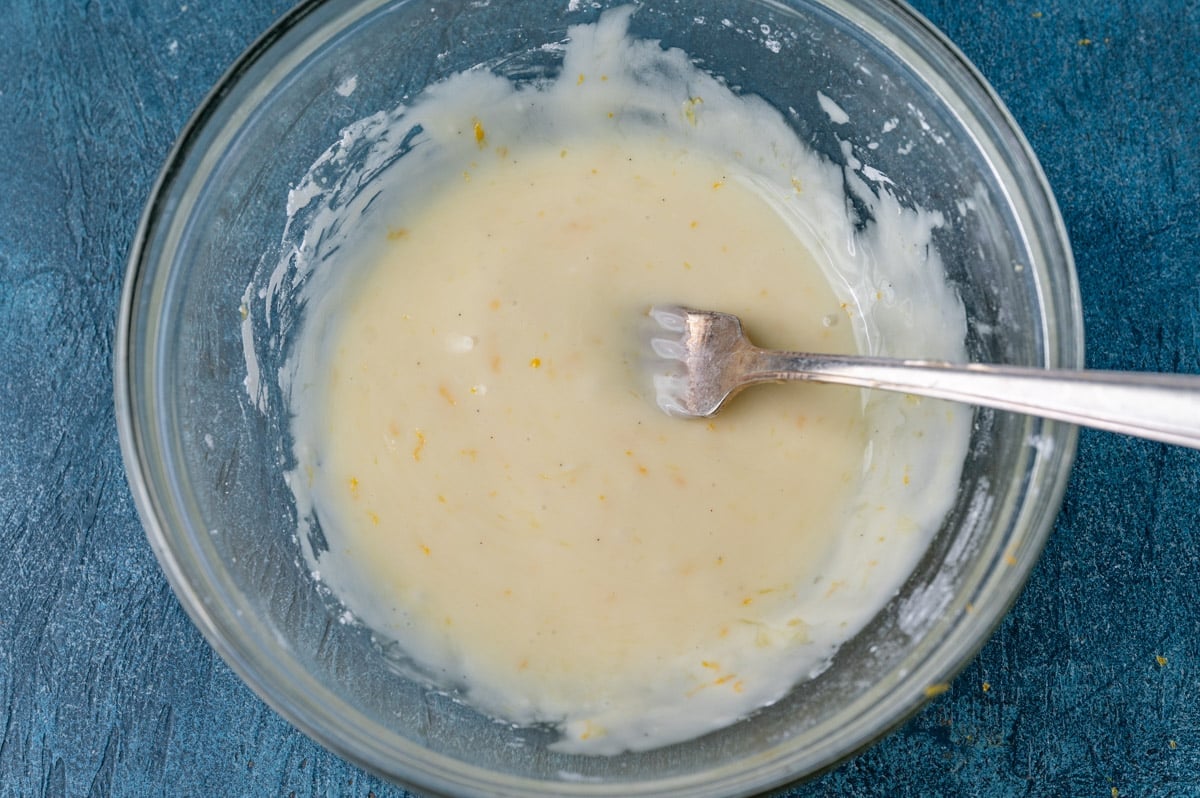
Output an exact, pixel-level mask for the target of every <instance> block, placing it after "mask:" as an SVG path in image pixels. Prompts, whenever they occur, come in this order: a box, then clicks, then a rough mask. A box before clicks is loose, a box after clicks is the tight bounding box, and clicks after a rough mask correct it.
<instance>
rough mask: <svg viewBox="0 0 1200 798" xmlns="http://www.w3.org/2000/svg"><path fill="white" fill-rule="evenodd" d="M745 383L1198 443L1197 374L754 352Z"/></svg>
mask: <svg viewBox="0 0 1200 798" xmlns="http://www.w3.org/2000/svg"><path fill="white" fill-rule="evenodd" d="M749 361H750V362H748V363H747V364H746V365H747V366H749V368H748V369H747V371H746V383H745V384H750V383H752V382H779V381H783V380H809V381H814V382H828V383H837V384H840V385H854V386H858V387H861V388H878V389H881V390H885V391H900V392H903V393H909V394H914V395H916V396H928V397H932V398H935V399H949V400H951V401H956V402H966V403H969V404H974V405H981V406H983V407H992V408H996V409H998V410H1011V411H1015V412H1018V413H1026V414H1029V415H1034V416H1042V417H1044V418H1052V419H1056V420H1058V421H1067V422H1070V423H1072V424H1081V425H1083V426H1087V427H1095V428H1096V429H1103V430H1108V431H1110V432H1120V433H1124V434H1126V435H1134V436H1137V437H1139V438H1149V439H1150V440H1155V441H1162V442H1164V443H1171V444H1176V445H1179V446H1190V447H1192V448H1194V449H1200V376H1195V375H1187V374H1154V373H1142V372H1119V371H1068V370H1053V369H1038V368H1026V367H1021V366H991V365H979V364H969V365H961V364H953V363H946V362H943V361H936V360H900V359H892V358H875V357H839V356H830V355H811V354H804V353H800V352H779V351H772V350H766V349H757V348H756V350H755V354H754V356H752V357H751V358H749Z"/></svg>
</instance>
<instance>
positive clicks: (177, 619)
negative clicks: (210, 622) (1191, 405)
mask: <svg viewBox="0 0 1200 798" xmlns="http://www.w3.org/2000/svg"><path fill="white" fill-rule="evenodd" d="M916 5H917V7H918V8H919V10H921V11H922V12H923V13H925V14H926V15H927V16H929V18H930V19H931V20H933V22H934V23H935V24H937V25H938V26H939V27H941V28H942V29H943V30H944V31H946V32H947V33H948V34H949V35H950V37H951V38H952V39H953V40H954V41H955V42H956V43H957V44H958V45H959V46H960V47H961V48H962V49H963V50H964V51H965V52H966V54H967V55H968V57H970V58H971V59H972V60H973V61H974V62H975V63H976V64H977V65H978V66H979V68H980V69H981V71H982V72H983V73H984V75H985V76H987V78H988V79H989V80H990V81H991V82H992V83H993V85H994V86H995V87H996V89H997V91H998V92H999V94H1000V95H1001V97H1002V98H1003V99H1004V100H1005V102H1006V103H1008V105H1009V107H1010V109H1011V110H1012V112H1013V114H1014V115H1015V116H1016V118H1017V120H1018V122H1019V123H1020V124H1021V126H1022V127H1023V128H1024V130H1025V131H1026V133H1027V134H1028V136H1029V138H1030V140H1031V142H1032V144H1033V148H1034V150H1035V151H1036V152H1037V153H1038V156H1039V157H1040V158H1041V160H1042V163H1043V165H1044V166H1045V168H1046V171H1047V173H1048V174H1049V178H1050V182H1051V184H1052V185H1053V187H1054V189H1055V191H1056V193H1057V196H1058V198H1059V201H1060V203H1061V205H1062V209H1063V213H1064V215H1065V218H1066V223H1067V227H1068V229H1069V231H1070V234H1071V238H1072V240H1073V243H1074V246H1075V252H1076V256H1077V258H1078V266H1079V276H1080V282H1081V287H1082V292H1083V301H1084V316H1085V320H1086V323H1087V328H1088V342H1089V351H1088V362H1089V365H1090V366H1092V367H1097V368H1113V369H1158V370H1168V371H1188V372H1200V363H1198V361H1197V357H1198V355H1197V353H1198V351H1200V232H1198V230H1200V226H1198V224H1197V222H1198V221H1200V220H1198V218H1197V216H1198V211H1197V203H1198V201H1200V177H1198V173H1200V133H1198V131H1200V110H1198V106H1200V66H1198V64H1200V10H1198V7H1197V3H1196V2H1195V1H1194V0H1187V1H1184V0H1174V1H1169V0H1157V1H1156V2H1148V3H1144V4H1137V3H1134V2H1106V1H1102V0H1078V2H1066V1H1065V0H1054V1H1053V2H1025V1H1024V0H1021V1H1020V2H1018V1H1017V0H980V2H978V3H974V4H969V5H968V4H960V3H959V2H956V1H955V0H919V1H918V2H917V3H916ZM284 10H286V8H285V4H284V3H283V2H266V1H264V0H258V1H257V2H242V1H241V0H174V1H173V2H152V1H151V0H91V1H90V2H89V1H86V0H71V1H70V2H58V1H56V2H32V1H30V2H22V1H21V0H6V2H3V3H0V148H2V149H0V734H2V735H3V736H2V738H0V796H4V797H5V798H7V796H37V795H45V796H109V795H117V796H201V795H205V796H208V795H214V796H225V795H230V796H237V795H248V796H288V795H291V794H292V793H294V794H295V795H297V796H309V795H313V796H334V795H339V796H340V795H347V796H369V795H375V796H379V798H383V796H398V795H403V793H402V792H401V791H399V790H397V789H395V788H392V787H389V786H388V785H386V784H383V783H381V782H380V781H379V780H378V779H376V778H374V777H372V776H370V775H368V774H365V773H363V772H361V771H359V770H358V769H356V768H354V767H352V766H350V765H348V764H346V763H344V762H342V761H341V760H339V759H338V758H336V757H335V756H333V755H331V754H329V753H326V752H325V751H324V750H322V749H320V748H319V747H317V746H316V745H314V744H313V743H311V742H310V741H309V740H308V739H306V738H305V737H303V736H302V735H300V734H299V733H298V732H295V731H293V730H292V729H291V728H290V727H289V726H288V725H287V724H286V723H284V722H283V721H282V720H281V719H280V718H279V717H278V716H276V715H275V714H274V712H272V711H271V710H270V709H268V708H266V707H265V706H264V705H263V704H262V703H261V702H260V701H259V700H258V699H257V698H255V697H254V696H253V695H252V694H251V693H250V691H249V690H248V689H247V688H246V687H244V686H243V685H242V684H241V683H240V682H239V681H238V679H237V678H236V677H235V676H234V675H233V674H232V672H231V671H230V670H229V668H227V667H226V666H225V665H224V663H223V662H221V661H220V660H219V659H218V658H217V657H216V655H215V654H213V652H212V651H211V649H210V648H209V647H208V645H207V644H206V643H205V642H204V640H203V639H202V638H201V637H200V635H199V633H198V632H197V631H196V630H195V629H194V628H193V627H192V625H191V624H190V622H189V621H188V620H187V618H186V617H185V616H184V614H183V612H182V610H181V609H180V608H179V606H178V604H177V603H176V601H175V599H174V597H173V596H172V594H171V592H170V590H169V589H168V587H167V585H166V583H165V581H164V579H163V577H162V575H161V574H160V573H159V570H158V567H157V565H156V563H155V561H154V558H153V555H152V554H151V551H150V548H149V546H148V544H147V543H146V542H145V539H144V537H143V534H142V530H141V528H140V526H139V523H138V520H137V516H136V513H135V511H134V507H133V504H132V501H131V499H130V495H129V491H128V489H127V487H126V485H125V481H124V477H123V474H122V469H121V462H120V455H119V452H118V448H117V441H116V431H115V425H114V420H113V410H112V402H111V396H112V388H111V363H110V361H111V349H112V341H113V327H114V321H115V315H116V307H117V300H118V295H119V292H120V284H121V279H122V276H123V272H124V261H125V257H126V253H127V251H128V249H129V246H130V242H131V239H132V236H133V232H134V227H135V224H136V220H137V217H138V214H139V213H140V210H141V207H142V204H143V203H144V201H145V199H146V197H147V194H148V192H149V189H150V186H151V183H152V181H153V179H154V175H155V173H156V171H157V169H158V167H159V165H160V164H161V163H162V161H163V159H164V157H165V156H166V153H167V150H168V148H169V147H170V145H171V142H172V141H173V139H174V137H175V135H176V134H177V132H178V131H179V129H180V127H181V126H182V124H183V123H184V121H185V119H186V118H187V116H188V115H189V114H190V112H191V110H192V109H193V108H194V107H195V106H196V104H197V103H198V102H199V101H200V99H201V98H202V96H203V95H204V93H205V92H206V91H207V89H208V88H209V87H210V86H211V85H212V84H213V82H214V81H215V80H216V79H217V77H218V76H219V75H220V73H221V72H222V71H223V70H224V69H225V67H226V66H227V65H229V63H230V62H231V61H232V60H233V59H234V58H235V57H236V56H237V55H238V54H239V53H240V52H241V50H242V49H243V48H244V47H245V46H246V45H248V44H249V42H250V41H251V40H252V39H253V38H254V37H255V36H257V35H258V34H259V33H261V32H262V31H263V30H264V29H265V28H266V27H267V26H268V25H270V24H271V22H272V21H273V20H274V19H276V18H277V17H278V15H279V14H280V13H282V12H283V11H284ZM1198 498H1200V452H1194V451H1185V450H1181V449H1171V448H1167V447H1164V446H1161V445H1157V444H1150V443H1144V442H1140V441H1132V440H1127V439H1124V438H1120V437H1116V436H1111V435H1104V434H1101V433H1090V432H1084V433H1083V435H1082V439H1081V443H1080V450H1079V459H1078V464H1077V467H1076V470H1075V472H1074V476H1073V478H1072V481H1071V484H1070V489H1069V492H1068V495H1067V499H1066V504H1065V507H1064V509H1063V513H1062V516H1061V518H1060V519H1059V522H1058V525H1057V528H1056V529H1055V532H1054V535H1053V538H1052V540H1051V542H1050V545H1049V548H1048V549H1047V551H1046V554H1045V556H1044V558H1043V559H1042V561H1041V563H1040V564H1039V566H1038V567H1037V569H1036V570H1035V571H1034V574H1033V578H1032V581H1031V583H1030V585H1029V587H1028V589H1027V590H1026V591H1025V593H1024V595H1023V596H1022V597H1021V599H1020V600H1019V601H1018V603H1017V605H1016V607H1015V609H1014V611H1013V613H1012V614H1011V615H1010V617H1009V618H1008V620H1007V621H1006V622H1005V623H1004V624H1003V626H1002V627H1001V628H1000V630H999V632H998V633H997V634H996V636H995V637H994V639H993V640H992V641H991V642H990V643H989V644H988V645H987V646H986V647H985V648H984V649H983V651H982V652H981V654H980V655H979V657H978V658H977V659H976V660H975V661H974V663H973V664H971V665H970V666H969V667H968V668H967V669H966V671H965V672H964V673H963V674H962V675H961V676H960V677H959V678H958V679H957V680H956V681H955V682H954V684H953V689H952V690H951V691H950V692H949V693H947V694H945V695H943V696H941V697H940V698H938V699H937V700H936V701H934V702H933V703H932V704H931V705H930V706H929V707H928V708H926V709H925V710H924V711H923V712H922V713H921V714H919V715H918V716H917V717H916V718H914V719H913V720H912V721H911V722H909V723H908V724H907V725H906V726H905V727H904V728H902V729H901V730H900V731H899V732H897V733H896V734H894V735H892V736H891V737H889V738H888V739H887V740H885V741H884V742H882V743H881V744H879V745H878V746H876V747H874V748H873V749H871V750H870V751H868V752H867V753H865V754H863V755H861V756H860V757H858V758H857V759H854V760H852V761H850V762H849V763H847V764H845V765H843V766H842V767H841V768H839V769H837V770H835V771H833V772H831V773H829V774H826V775H825V776H823V777H822V778H820V779H818V780H816V781H815V782H811V783H809V784H808V785H805V786H803V787H799V788H796V789H795V790H794V791H793V792H789V793H788V794H789V795H794V796H817V795H838V796H885V795H887V796H892V795H901V796H903V795H965V796H1002V795H1014V794H1021V795H1031V796H1059V795H1079V796H1100V798H1111V796H1118V795H1120V796H1143V795H1155V796H1186V795H1200V708H1198V703H1197V702H1198V699H1200V501H1198Z"/></svg>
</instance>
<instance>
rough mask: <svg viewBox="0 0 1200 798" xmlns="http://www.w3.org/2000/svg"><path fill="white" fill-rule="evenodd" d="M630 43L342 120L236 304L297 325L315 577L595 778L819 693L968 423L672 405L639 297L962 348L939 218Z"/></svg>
mask: <svg viewBox="0 0 1200 798" xmlns="http://www.w3.org/2000/svg"><path fill="white" fill-rule="evenodd" d="M627 23H628V12H626V11H622V12H614V13H609V14H606V15H605V16H604V17H602V18H601V20H600V22H598V23H597V24H595V25H586V26H577V27H575V28H572V29H571V35H570V40H569V43H568V44H567V45H566V49H565V53H564V64H563V70H562V72H561V74H560V75H559V76H558V77H557V78H556V79H555V80H552V81H547V82H544V83H541V84H538V85H536V86H530V85H526V86H515V85H513V84H511V83H509V82H508V81H506V80H504V79H502V78H500V77H497V76H495V75H492V74H490V73H489V72H487V71H484V70H476V71H471V72H467V73H464V74H461V75H458V76H456V77H454V78H452V79H450V80H448V81H445V82H443V83H441V84H438V85H436V86H433V87H431V88H430V89H429V90H428V91H427V92H426V93H425V94H424V95H422V96H421V97H419V98H418V99H417V100H416V101H415V102H414V103H413V104H412V105H411V106H409V107H405V108H400V109H396V110H395V111H392V112H389V113H381V114H378V115H376V116H374V117H371V118H369V119H365V120H362V121H361V122H359V123H356V125H354V126H352V127H351V128H349V129H347V131H346V133H345V135H344V136H343V139H342V141H341V142H339V143H338V144H337V145H335V146H334V147H332V148H331V149H330V150H329V152H327V153H326V155H325V156H324V157H323V158H322V160H321V161H320V162H319V163H318V164H316V165H315V166H314V168H313V171H312V172H311V173H310V174H309V176H308V177H307V178H306V180H305V181H304V182H302V183H301V184H300V185H298V186H297V188H296V190H295V191H294V192H293V197H292V202H291V210H292V212H293V215H292V225H291V226H290V227H289V232H288V236H289V238H288V241H290V242H292V243H293V244H294V247H293V248H291V249H289V252H288V255H287V257H286V258H285V259H284V260H283V262H282V263H281V264H280V267H279V269H278V270H277V271H276V274H275V276H274V278H273V279H272V280H271V282H270V284H269V285H265V286H253V285H252V286H250V287H249V288H248V289H247V306H248V307H250V306H252V305H254V303H253V302H251V301H250V300H251V299H253V298H254V297H255V296H258V297H260V298H261V299H262V304H263V307H265V309H266V310H265V311H264V312H267V313H270V312H276V313H277V312H278V307H279V306H280V305H281V304H286V303H293V304H295V303H299V302H302V303H304V308H305V309H304V322H303V325H302V326H301V327H300V329H299V332H298V335H299V337H298V338H297V339H296V340H295V346H294V349H293V350H292V351H293V356H292V358H291V360H290V361H289V364H288V367H287V368H285V369H284V371H283V372H282V373H281V375H280V379H281V380H282V381H283V384H284V387H285V389H286V394H287V395H289V396H290V407H289V408H288V410H289V411H290V412H291V413H292V414H293V420H292V434H293V437H294V442H295V451H294V453H295V457H296V462H297V466H296V469H295V471H294V472H293V473H292V474H291V475H290V483H291V485H292V488H293V491H294V492H295V494H296V497H297V504H298V509H299V511H300V515H301V517H302V518H303V522H302V528H301V529H300V530H299V534H298V539H299V540H300V541H301V544H302V546H303V549H304V556H305V558H306V559H307V562H308V565H309V567H310V568H311V569H312V570H313V571H314V572H315V573H319V578H320V580H322V582H323V583H324V584H326V585H327V586H328V587H329V588H330V589H331V590H332V591H333V593H334V594H336V596H337V597H338V598H339V600H340V601H341V602H342V603H343V604H344V605H345V607H346V609H347V610H348V611H349V612H350V613H351V614H352V615H353V617H354V618H356V619H357V621H359V622H361V623H363V624H365V625H367V626H368V627H370V628H371V629H372V630H374V631H375V632H376V633H377V634H379V635H381V636H383V637H384V638H387V639H389V640H393V641H395V642H396V644H397V645H398V646H400V647H401V649H402V650H403V651H404V653H405V655H406V656H407V657H409V658H411V659H412V660H413V661H414V662H415V663H417V665H418V666H419V667H420V668H421V670H422V671H424V672H425V673H426V674H428V675H429V676H430V677H431V678H433V679H434V680H435V681H437V682H438V683H440V684H442V685H443V686H444V687H445V688H446V689H453V690H457V691H459V693H460V694H461V695H462V696H463V698H464V700H466V701H468V702H470V703H472V704H473V705H474V706H476V707H477V708H479V709H480V710H481V711H483V712H486V713H488V714H491V715H493V716H496V717H498V718H502V719H504V720H508V721H512V722H515V723H552V724H556V725H557V726H558V727H559V729H560V731H561V734H562V736H561V740H560V742H559V743H557V747H558V748H559V749H560V750H564V751H569V752H579V753H592V754H610V753H617V752H620V751H623V750H640V749H646V748H652V747H656V746H661V745H666V744H669V743H672V742H677V741H681V740H685V739H688V738H691V737H694V736H697V735H700V734H703V733H704V732H707V731H710V730H712V729H715V728H719V727H722V726H725V725H728V724H729V723H732V722H734V721H736V720H737V719H738V718H740V717H743V716H745V715H747V714H749V713H751V712H753V711H754V710H755V709H756V708H758V707H761V706H763V705H766V704H769V703H771V702H773V701H775V700H777V699H778V698H780V697H781V696H782V695H783V694H785V693H786V692H787V691H788V690H789V689H790V688H791V686H792V685H794V684H795V683H796V682H797V681H799V680H802V679H805V678H810V677H812V676H814V675H816V674H818V673H820V672H821V670H822V669H824V668H825V667H826V666H827V664H828V662H829V660H830V658H831V656H832V654H833V653H834V652H835V651H836V649H837V647H838V646H839V645H840V644H841V643H843V642H844V641H845V640H846V639H848V638H849V637H851V636H852V635H854V634H855V633H856V632H857V631H858V630H860V629H861V628H862V627H863V626H864V625H865V624H866V623H867V622H868V621H869V620H870V619H871V618H872V617H873V616H874V615H875V614H876V613H877V612H878V611H879V609H880V608H881V607H882V606H883V605H884V604H885V603H886V602H887V601H888V600H889V598H890V597H891V596H892V595H894V594H895V592H896V590H897V589H898V588H899V586H900V584H901V583H902V582H903V580H904V579H905V578H906V577H907V575H908V574H909V573H910V572H911V570H912V568H913V566H914V564H915V563H916V561H917V559H918V558H919V557H920V555H921V553H922V552H923V550H924V548H925V547H926V545H927V544H928V541H929V539H930V538H931V536H932V535H933V533H934V532H935V531H936V529H937V527H938V525H939V523H940V521H941V519H942V517H943V516H944V514H945V512H946V510H947V508H948V507H949V505H950V503H951V501H952V500H953V498H954V493H955V489H956V486H957V480H958V473H959V468H960V465H961V463H962V459H963V456H964V453H965V450H966V442H967V434H968V427H969V419H970V413H969V410H964V409H962V408H955V407H949V406H946V405H943V404H940V403H936V402H928V401H917V400H914V399H912V398H908V397H903V396H883V395H869V394H864V393H862V392H858V391H853V390H848V389H838V388H831V387H815V386H795V385H792V386H779V387H769V388H764V389H761V390H756V391H754V392H752V393H750V394H747V395H746V396H744V397H743V398H741V399H739V400H738V402H737V403H735V404H734V405H733V406H731V408H730V409H729V410H728V411H727V412H726V413H724V414H723V415H722V416H720V417H718V418H717V419H716V420H714V421H712V422H706V421H700V422H694V423H693V422H686V421H680V420H677V419H671V418H668V417H666V416H665V415H663V414H662V413H661V412H660V411H659V410H657V408H656V407H655V405H654V402H653V398H652V396H650V395H649V393H650V391H649V386H648V385H646V384H645V379H644V374H643V369H642V364H641V357H642V349H643V347H644V340H643V339H642V338H641V336H640V331H639V329H638V326H637V321H638V318H639V315H640V314H642V313H644V312H645V309H646V308H647V307H649V306H650V305H651V304H653V303H657V302H680V303H685V304H691V305H694V306H697V307H711V308H714V309H720V310H725V311H729V312H733V313H736V314H738V315H740V316H741V317H742V318H743V319H744V320H745V321H746V323H747V326H748V328H749V329H750V331H751V333H752V335H753V336H754V337H755V339H756V340H757V341H758V342H759V343H761V344H763V345H767V346H776V347H787V348H801V349H811V350H825V351H839V352H849V351H869V352H872V353H876V354H906V355H915V354H919V355H923V356H927V357H942V358H947V359H962V358H963V345H962V341H963V338H964V332H965V327H964V320H963V313H962V310H961V307H960V305H959V303H958V301H957V299H956V297H955V295H954V293H953V291H952V290H951V289H950V288H949V287H948V286H947V285H946V284H945V281H944V278H943V276H942V270H941V267H940V264H939V263H938V261H937V258H936V255H935V254H933V253H932V251H931V249H930V247H929V246H928V245H929V240H930V231H931V230H932V229H933V227H935V226H936V225H937V224H939V223H940V219H939V218H937V217H936V216H931V215H928V214H924V213H922V212H921V211H919V210H914V209H909V208H904V207H902V206H901V205H900V204H899V203H898V202H897V201H896V200H895V199H894V198H893V197H892V196H891V195H890V194H888V193H887V192H886V191H885V190H883V189H884V188H885V187H884V186H882V185H877V186H876V187H875V188H874V189H872V187H871V186H869V184H868V183H867V182H866V181H865V180H864V179H863V178H862V177H860V176H859V174H858V173H856V172H855V171H854V170H853V168H845V169H843V168H842V167H838V166H835V165H833V164H831V163H828V162H826V161H823V160H821V159H820V158H818V157H817V156H816V155H814V154H812V153H811V152H809V151H807V150H806V149H805V148H804V147H803V146H802V145H801V143H800V142H798V141H797V140H796V138H795V136H794V135H793V134H792V132H791V131H790V130H789V128H788V126H787V124H786V123H785V121H784V120H783V118H782V117H781V116H780V115H779V114H778V113H777V112H776V111H774V110H773V109H771V108H769V107H768V106H767V105H766V104H765V103H763V102H761V101H760V100H757V99H756V98H753V97H745V96H738V95H736V94H734V93H733V92H731V91H730V90H729V89H728V88H726V87H725V86H724V85H723V84H722V83H720V82H719V81H717V80H715V79H714V78H712V77H711V76H708V75H706V74H704V73H703V72H701V71H700V70H698V69H696V68H695V67H694V66H693V65H692V64H691V63H690V62H689V60H688V58H687V56H686V55H685V54H684V53H682V52H680V51H678V50H664V49H663V48H661V47H660V46H659V45H658V44H657V43H654V42H645V41H637V40H634V39H632V38H631V37H629V36H628V35H627ZM402 141H405V142H406V144H405V146H406V148H410V149H408V150H407V152H406V153H405V154H404V155H403V157H400V158H398V159H396V158H392V157H391V156H393V155H394V154H395V153H396V152H397V150H398V148H399V147H400V142H402ZM351 151H354V152H356V153H358V155H357V156H356V157H358V159H359V161H358V163H357V165H356V166H355V167H354V168H353V169H352V170H348V171H346V172H345V174H343V176H342V178H341V179H339V180H335V181H331V180H330V178H329V175H330V174H331V172H333V173H336V171H337V169H338V167H339V166H341V165H344V164H345V162H346V159H347V154H348V153H350V152H351ZM363 152H366V153H367V154H366V156H365V157H363V156H362V153H363ZM351 173H352V176H351V177H347V175H351ZM363 175H371V177H372V180H371V182H370V183H369V190H362V189H361V179H362V176H363ZM356 180H357V181H359V182H358V183H356V182H355V181H356ZM847 184H848V185H850V186H851V187H852V189H853V190H855V191H857V192H858V193H859V195H860V196H859V199H860V200H862V202H863V203H865V205H866V207H868V208H869V209H870V210H871V211H872V213H873V215H874V219H873V220H869V221H867V222H866V224H862V225H856V223H857V222H859V221H861V220H859V219H856V218H854V217H853V214H852V211H851V210H850V205H849V204H848V203H847V202H846V200H845V189H844V186H845V185H847ZM349 187H353V190H351V188H349ZM273 307H274V311H273V310H272V308H273ZM293 334H295V333H293ZM248 351H251V348H250V347H249V346H248ZM259 379H260V377H259V375H258V373H257V370H256V369H254V368H251V369H250V370H249V373H248V380H247V385H248V387H249V389H250V390H251V393H252V395H253V396H254V397H255V399H256V401H257V400H258V398H259V393H258V390H257V381H258V380H259ZM314 522H319V525H320V531H321V536H320V538H317V536H314V535H313V534H312V531H313V530H312V524H313V523H314ZM314 539H318V540H323V541H324V543H325V544H326V545H327V548H326V546H323V545H320V544H319V543H314Z"/></svg>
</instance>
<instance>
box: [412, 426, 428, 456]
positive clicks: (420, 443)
mask: <svg viewBox="0 0 1200 798" xmlns="http://www.w3.org/2000/svg"><path fill="white" fill-rule="evenodd" d="M424 450H425V433H424V432H421V430H417V445H416V446H414V447H413V451H412V457H413V460H416V461H417V462H418V463H419V462H421V453H422V452H423V451H424Z"/></svg>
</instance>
